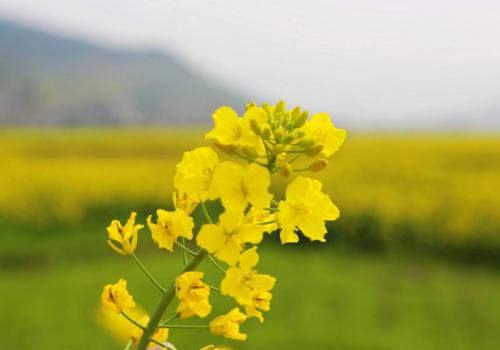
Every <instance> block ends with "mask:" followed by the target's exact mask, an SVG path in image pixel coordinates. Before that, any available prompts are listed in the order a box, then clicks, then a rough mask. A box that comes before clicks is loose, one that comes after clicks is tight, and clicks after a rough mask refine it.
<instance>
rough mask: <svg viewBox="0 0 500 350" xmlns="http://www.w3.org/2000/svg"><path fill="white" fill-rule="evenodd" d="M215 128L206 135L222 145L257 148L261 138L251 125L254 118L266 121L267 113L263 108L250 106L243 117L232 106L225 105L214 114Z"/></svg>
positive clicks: (208, 138)
mask: <svg viewBox="0 0 500 350" xmlns="http://www.w3.org/2000/svg"><path fill="white" fill-rule="evenodd" d="M212 117H213V120H214V124H215V125H214V128H213V129H212V130H210V131H209V132H208V133H207V134H206V135H205V137H206V139H207V140H211V141H213V142H214V143H215V144H216V145H218V146H222V147H225V148H227V147H236V148H238V147H240V148H247V149H252V148H253V149H256V148H258V146H259V143H260V138H259V136H257V135H256V134H255V132H254V131H253V130H252V127H251V125H250V121H251V120H252V119H258V121H264V120H266V119H267V115H266V113H265V111H264V110H263V109H262V108H259V107H256V106H255V107H251V108H249V109H248V110H247V111H246V112H245V114H244V115H243V117H242V118H240V117H239V116H238V114H237V113H236V112H235V111H234V110H233V109H232V108H230V107H227V106H223V107H220V108H219V109H217V110H216V111H215V112H214V114H213V116H212Z"/></svg>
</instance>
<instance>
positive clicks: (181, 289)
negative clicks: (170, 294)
mask: <svg viewBox="0 0 500 350" xmlns="http://www.w3.org/2000/svg"><path fill="white" fill-rule="evenodd" d="M202 278H203V273H202V272H198V271H188V272H185V273H183V274H182V275H180V276H178V277H177V278H176V279H175V287H176V290H175V294H176V295H177V298H179V300H180V301H181V302H180V304H179V306H178V307H177V314H178V315H179V317H180V318H181V319H186V318H189V317H192V316H194V315H196V316H198V317H201V318H204V317H206V316H207V315H208V314H209V313H210V311H212V306H211V305H210V302H209V300H208V298H209V296H210V288H209V287H208V286H207V285H206V284H205V283H203V282H202V281H201V279H202Z"/></svg>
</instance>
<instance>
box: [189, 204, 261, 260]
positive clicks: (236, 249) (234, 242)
mask: <svg viewBox="0 0 500 350" xmlns="http://www.w3.org/2000/svg"><path fill="white" fill-rule="evenodd" d="M265 231H266V227H265V226H264V225H257V224H254V223H252V222H245V221H244V217H243V214H242V213H241V212H232V211H226V212H224V213H222V214H221V215H220V216H219V223H218V224H217V225H214V224H206V225H203V226H202V227H201V229H200V232H199V233H198V236H197V237H196V242H197V244H198V245H199V246H200V247H201V248H203V249H205V250H206V251H208V252H209V253H210V254H215V256H216V257H217V258H218V259H220V260H222V261H225V262H226V263H228V264H229V265H234V264H236V262H237V261H238V257H239V256H240V254H241V252H242V251H243V247H244V245H245V243H252V244H258V243H260V241H262V237H263V234H264V232H265Z"/></svg>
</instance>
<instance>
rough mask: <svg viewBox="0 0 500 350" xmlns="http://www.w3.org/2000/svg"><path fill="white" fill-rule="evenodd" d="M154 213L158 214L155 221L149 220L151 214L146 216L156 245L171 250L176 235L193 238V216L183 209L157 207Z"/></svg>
mask: <svg viewBox="0 0 500 350" xmlns="http://www.w3.org/2000/svg"><path fill="white" fill-rule="evenodd" d="M156 214H157V215H158V219H157V223H156V224H154V223H153V222H151V215H149V216H148V219H147V223H148V226H149V228H150V230H151V236H152V237H153V241H154V242H155V243H156V244H158V247H160V248H165V249H167V250H170V251H171V252H173V250H174V249H173V247H174V242H175V241H176V240H177V238H178V237H184V238H187V239H192V238H193V228H194V222H193V218H191V217H190V216H188V215H187V214H186V213H185V212H184V211H183V210H180V209H176V210H175V211H166V210H163V209H158V210H157V211H156Z"/></svg>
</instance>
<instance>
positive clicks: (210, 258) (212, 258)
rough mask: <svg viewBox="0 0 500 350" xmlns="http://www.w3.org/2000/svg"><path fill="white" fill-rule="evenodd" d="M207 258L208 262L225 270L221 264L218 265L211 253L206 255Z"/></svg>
mask: <svg viewBox="0 0 500 350" xmlns="http://www.w3.org/2000/svg"><path fill="white" fill-rule="evenodd" d="M208 260H210V262H211V263H212V264H214V265H215V266H217V268H218V269H219V270H221V271H222V272H224V273H226V270H224V268H223V267H222V266H220V264H219V263H218V262H217V261H216V260H215V259H214V257H213V256H212V255H210V254H209V255H208Z"/></svg>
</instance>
